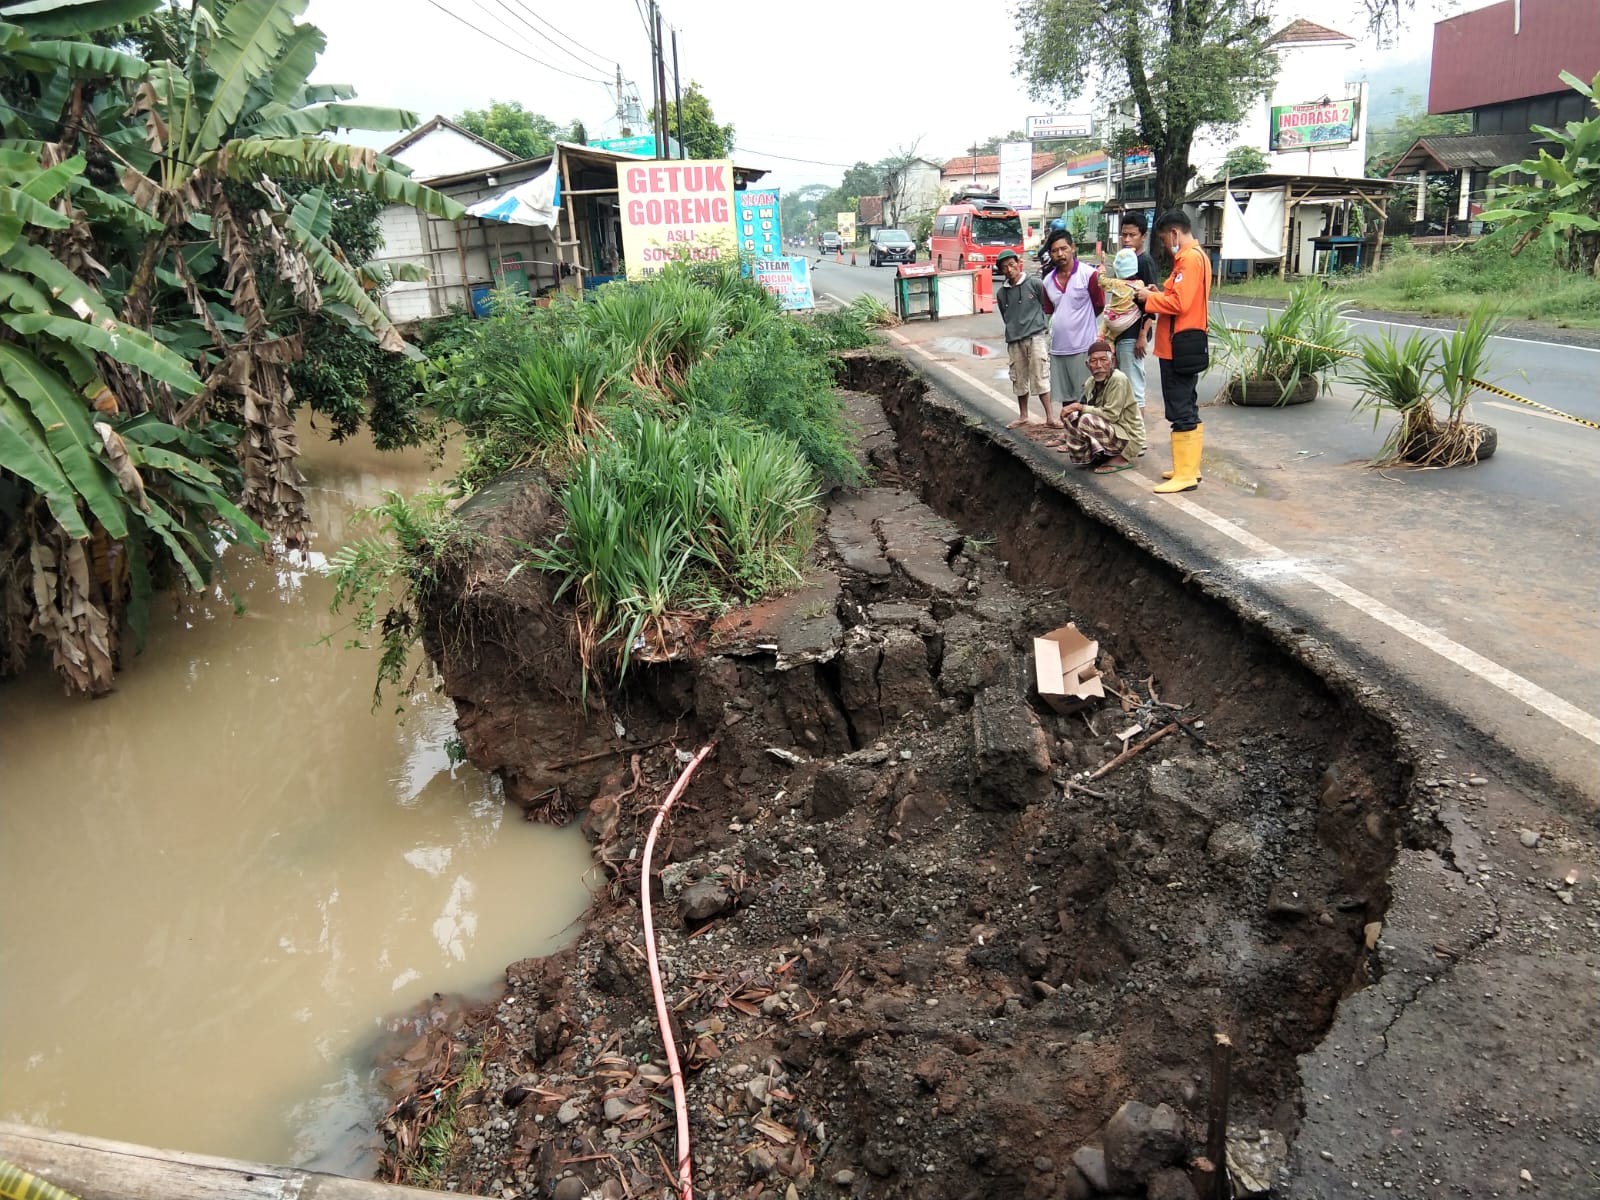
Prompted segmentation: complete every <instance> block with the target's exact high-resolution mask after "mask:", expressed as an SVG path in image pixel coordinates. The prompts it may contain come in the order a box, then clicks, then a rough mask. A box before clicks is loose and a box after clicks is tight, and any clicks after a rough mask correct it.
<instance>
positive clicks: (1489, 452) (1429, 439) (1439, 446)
mask: <svg viewBox="0 0 1600 1200" xmlns="http://www.w3.org/2000/svg"><path fill="white" fill-rule="evenodd" d="M1463 429H1464V430H1466V431H1467V432H1468V433H1469V434H1471V435H1475V436H1476V438H1477V447H1476V449H1472V450H1470V451H1469V449H1468V447H1467V446H1465V445H1463V444H1462V442H1461V439H1460V435H1457V436H1456V437H1455V438H1454V439H1452V437H1451V435H1450V434H1449V433H1448V432H1447V431H1446V430H1443V429H1436V430H1428V431H1426V432H1423V433H1418V434H1415V435H1414V436H1413V437H1411V438H1410V439H1409V440H1408V441H1407V442H1406V443H1405V444H1404V445H1403V446H1401V447H1400V457H1401V458H1402V459H1403V460H1404V461H1406V462H1408V463H1416V464H1418V465H1419V466H1435V467H1464V466H1467V465H1469V464H1471V463H1475V462H1482V461H1483V460H1484V459H1486V458H1493V457H1494V452H1495V451H1496V450H1497V449H1498V448H1499V446H1500V434H1499V432H1498V431H1497V430H1496V429H1495V427H1494V426H1493V425H1482V424H1478V423H1477V422H1473V421H1469V422H1467V423H1466V424H1465V425H1464V426H1463ZM1452 447H1454V449H1452Z"/></svg>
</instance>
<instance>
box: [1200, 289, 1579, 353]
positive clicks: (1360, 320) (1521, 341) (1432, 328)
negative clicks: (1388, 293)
mask: <svg viewBox="0 0 1600 1200" xmlns="http://www.w3.org/2000/svg"><path fill="white" fill-rule="evenodd" d="M1217 303H1218V304H1219V305H1223V306H1226V305H1230V304H1231V305H1232V306H1233V307H1234V308H1256V309H1261V308H1266V307H1267V306H1266V305H1265V304H1251V303H1249V302H1248V301H1246V300H1225V299H1221V298H1219V299H1218V300H1217ZM1439 319H1440V320H1441V321H1448V320H1450V318H1449V317H1440V318H1439ZM1461 319H1462V320H1466V318H1465V317H1463V318H1461ZM1345 320H1346V321H1353V322H1355V323H1357V324H1360V325H1389V326H1393V327H1394V328H1395V329H1420V330H1422V331H1423V332H1424V333H1449V332H1450V331H1449V330H1448V329H1440V328H1439V327H1438V326H1437V325H1412V324H1410V323H1408V322H1406V321H1379V320H1377V319H1376V318H1374V317H1346V318H1345ZM1495 338H1496V340H1498V341H1502V342H1516V343H1517V344H1518V345H1519V346H1549V347H1551V348H1552V349H1555V350H1582V351H1583V352H1584V353H1585V354H1600V349H1596V348H1595V347H1593V346H1569V345H1568V344H1567V343H1565V342H1541V341H1537V340H1536V339H1534V338H1521V337H1514V336H1512V335H1511V334H1509V333H1497V334H1495Z"/></svg>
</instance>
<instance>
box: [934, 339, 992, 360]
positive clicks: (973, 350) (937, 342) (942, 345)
mask: <svg viewBox="0 0 1600 1200" xmlns="http://www.w3.org/2000/svg"><path fill="white" fill-rule="evenodd" d="M929 344H930V345H931V346H933V348H934V349H935V350H943V351H944V352H945V353H946V354H966V355H969V356H971V357H972V358H1002V357H1004V354H1003V352H1002V351H1000V350H997V349H995V348H994V347H993V346H990V345H987V344H985V343H983V342H975V341H973V340H972V339H971V338H958V337H941V338H934V339H933V341H932V342H930V343H929Z"/></svg>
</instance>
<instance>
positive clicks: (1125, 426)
mask: <svg viewBox="0 0 1600 1200" xmlns="http://www.w3.org/2000/svg"><path fill="white" fill-rule="evenodd" d="M1114 354H1115V351H1113V350H1112V348H1111V343H1110V342H1108V341H1106V340H1105V338H1098V339H1096V340H1095V342H1094V343H1093V344H1092V345H1091V346H1090V347H1089V356H1088V357H1089V378H1088V380H1086V381H1085V382H1084V385H1083V398H1082V399H1081V400H1079V401H1076V402H1074V403H1072V404H1063V405H1062V406H1061V424H1062V426H1063V427H1064V428H1063V432H1062V435H1061V438H1060V439H1059V440H1058V441H1057V442H1056V443H1055V444H1056V446H1057V447H1059V448H1060V449H1062V450H1065V451H1066V452H1067V457H1068V458H1070V459H1071V460H1072V461H1073V462H1075V463H1077V464H1078V465H1079V466H1080V467H1088V466H1092V467H1094V473H1095V474H1096V475H1112V474H1115V473H1116V472H1118V471H1126V470H1127V469H1128V468H1129V467H1131V466H1132V465H1133V463H1132V461H1131V460H1133V459H1135V458H1137V457H1138V456H1139V454H1140V453H1141V452H1142V451H1143V450H1144V416H1143V414H1141V412H1140V411H1139V401H1138V400H1137V399H1135V398H1134V394H1133V383H1132V382H1131V381H1130V380H1129V379H1128V377H1127V376H1126V375H1124V374H1123V373H1122V372H1121V371H1119V370H1117V369H1116V368H1115V367H1114V366H1113V365H1112V362H1113V356H1114Z"/></svg>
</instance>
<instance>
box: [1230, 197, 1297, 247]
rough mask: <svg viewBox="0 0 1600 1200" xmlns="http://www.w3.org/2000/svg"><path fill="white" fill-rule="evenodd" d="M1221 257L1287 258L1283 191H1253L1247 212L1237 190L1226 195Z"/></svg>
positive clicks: (1246, 207)
mask: <svg viewBox="0 0 1600 1200" xmlns="http://www.w3.org/2000/svg"><path fill="white" fill-rule="evenodd" d="M1218 257H1219V258H1224V259H1227V258H1282V257H1283V193H1282V192H1277V191H1273V192H1251V193H1250V203H1249V204H1248V205H1246V206H1245V209H1244V211H1243V212H1240V211H1239V202H1238V201H1237V200H1235V199H1234V198H1233V192H1232V191H1229V190H1226V189H1224V193H1223V197H1222V250H1221V252H1220V253H1219V254H1218Z"/></svg>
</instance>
